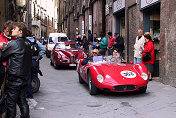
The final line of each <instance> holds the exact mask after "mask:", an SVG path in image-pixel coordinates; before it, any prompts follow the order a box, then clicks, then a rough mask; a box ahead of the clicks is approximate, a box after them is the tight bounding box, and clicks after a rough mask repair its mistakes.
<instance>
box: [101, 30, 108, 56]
mask: <svg viewBox="0 0 176 118" xmlns="http://www.w3.org/2000/svg"><path fill="white" fill-rule="evenodd" d="M100 37H101V43H100V50H99V55H102V56H105V54H106V50H107V47H108V40H107V39H106V37H105V34H104V33H103V32H102V33H101V34H100Z"/></svg>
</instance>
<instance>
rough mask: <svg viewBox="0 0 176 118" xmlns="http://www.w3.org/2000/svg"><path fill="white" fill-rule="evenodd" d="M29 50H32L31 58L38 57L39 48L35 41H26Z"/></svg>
mask: <svg viewBox="0 0 176 118" xmlns="http://www.w3.org/2000/svg"><path fill="white" fill-rule="evenodd" d="M27 41H28V43H29V45H30V48H31V50H32V56H38V55H39V51H40V50H39V46H38V44H37V41H36V40H35V39H34V42H31V41H30V40H29V39H27Z"/></svg>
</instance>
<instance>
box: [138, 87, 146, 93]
mask: <svg viewBox="0 0 176 118" xmlns="http://www.w3.org/2000/svg"><path fill="white" fill-rule="evenodd" d="M146 90H147V86H145V87H142V88H141V89H140V90H139V93H145V92H146Z"/></svg>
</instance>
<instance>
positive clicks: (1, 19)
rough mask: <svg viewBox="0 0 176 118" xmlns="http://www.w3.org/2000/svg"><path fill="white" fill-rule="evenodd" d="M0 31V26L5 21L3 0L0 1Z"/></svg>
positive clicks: (0, 26)
mask: <svg viewBox="0 0 176 118" xmlns="http://www.w3.org/2000/svg"><path fill="white" fill-rule="evenodd" d="M0 5H1V7H0V30H1V29H2V25H3V23H4V21H5V7H4V6H5V3H4V0H1V1H0Z"/></svg>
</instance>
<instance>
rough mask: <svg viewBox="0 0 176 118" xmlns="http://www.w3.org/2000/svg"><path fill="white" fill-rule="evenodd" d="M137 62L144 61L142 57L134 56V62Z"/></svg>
mask: <svg viewBox="0 0 176 118" xmlns="http://www.w3.org/2000/svg"><path fill="white" fill-rule="evenodd" d="M137 63H142V59H141V58H136V57H134V64H137Z"/></svg>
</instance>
